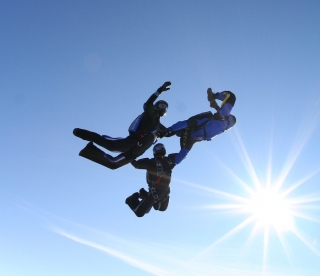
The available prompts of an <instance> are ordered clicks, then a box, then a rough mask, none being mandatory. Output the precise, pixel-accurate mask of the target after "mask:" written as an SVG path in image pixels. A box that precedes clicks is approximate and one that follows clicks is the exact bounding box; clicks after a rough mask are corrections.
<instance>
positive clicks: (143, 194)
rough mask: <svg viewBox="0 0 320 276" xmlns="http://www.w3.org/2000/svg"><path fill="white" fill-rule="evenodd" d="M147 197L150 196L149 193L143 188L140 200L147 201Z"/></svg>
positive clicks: (140, 192)
mask: <svg viewBox="0 0 320 276" xmlns="http://www.w3.org/2000/svg"><path fill="white" fill-rule="evenodd" d="M147 195H148V192H147V191H146V190H145V189H144V188H141V189H140V191H139V198H141V199H145V198H146V197H147Z"/></svg>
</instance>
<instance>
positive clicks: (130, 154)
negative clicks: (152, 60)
mask: <svg viewBox="0 0 320 276" xmlns="http://www.w3.org/2000/svg"><path fill="white" fill-rule="evenodd" d="M170 85H171V82H169V81H167V82H165V83H164V84H163V85H162V86H161V87H159V88H158V89H157V91H156V92H155V93H153V94H152V95H151V96H150V97H149V99H148V100H147V101H146V103H145V104H144V107H143V109H144V112H143V113H142V114H140V115H139V116H138V117H137V118H136V119H135V120H134V121H133V122H132V124H131V125H130V127H129V129H128V131H129V135H128V136H127V137H126V138H112V137H110V136H108V135H100V134H97V133H95V132H91V131H88V130H85V129H81V128H75V129H74V130H73V134H74V135H75V136H77V137H79V138H81V139H83V140H87V141H90V142H89V143H88V144H87V146H86V147H85V148H84V149H83V150H81V151H80V153H79V155H80V156H82V157H85V158H87V159H89V160H91V161H94V162H96V163H99V164H101V165H103V166H105V167H108V168H110V169H113V170H114V169H117V168H119V167H121V166H123V165H126V164H128V163H130V162H131V161H133V160H135V159H136V158H137V157H138V156H140V155H142V154H143V153H144V152H145V151H146V150H147V149H148V148H150V147H151V145H152V144H153V143H154V142H155V140H156V138H157V136H158V131H160V130H161V129H162V130H163V129H165V127H164V126H163V125H162V124H161V123H160V118H161V117H162V116H163V115H165V114H166V112H167V109H168V103H167V102H165V101H162V100H160V101H157V102H156V103H155V104H153V103H154V101H155V100H156V99H157V98H158V96H159V95H160V94H161V93H162V92H164V91H167V90H169V89H170V88H169V87H168V86H170ZM93 143H96V144H97V145H99V146H101V147H103V148H105V149H107V150H109V151H116V152H121V154H119V155H118V156H115V157H113V156H111V155H109V154H107V153H105V152H104V151H102V150H101V149H99V148H98V147H96V146H95V145H94V144H93Z"/></svg>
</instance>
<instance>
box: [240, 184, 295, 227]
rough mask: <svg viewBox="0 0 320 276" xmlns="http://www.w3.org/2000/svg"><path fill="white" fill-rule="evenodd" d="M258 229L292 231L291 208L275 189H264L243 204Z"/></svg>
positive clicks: (287, 201) (292, 217)
mask: <svg viewBox="0 0 320 276" xmlns="http://www.w3.org/2000/svg"><path fill="white" fill-rule="evenodd" d="M244 210H245V211H246V212H248V213H249V214H251V215H252V216H253V218H254V220H255V221H256V225H257V227H258V228H266V227H268V228H269V227H273V228H274V229H275V230H276V231H277V232H285V231H291V230H293V229H294V216H293V210H292V206H291V204H290V201H289V200H286V198H285V196H283V195H281V194H280V193H279V192H277V191H276V190H275V189H270V188H265V189H261V190H259V191H257V192H255V193H253V194H252V196H251V197H250V198H248V200H247V202H246V203H245V204H244Z"/></svg>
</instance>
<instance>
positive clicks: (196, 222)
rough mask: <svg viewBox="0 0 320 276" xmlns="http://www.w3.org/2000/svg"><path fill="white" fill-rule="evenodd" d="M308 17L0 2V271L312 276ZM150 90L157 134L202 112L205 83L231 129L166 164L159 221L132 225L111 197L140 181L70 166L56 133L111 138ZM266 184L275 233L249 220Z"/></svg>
mask: <svg viewBox="0 0 320 276" xmlns="http://www.w3.org/2000/svg"><path fill="white" fill-rule="evenodd" d="M319 14H320V1H311V0H307V1H302V0H301V1H296V0H291V1H289V0H287V1H284V0H281V1H279V0H277V1H273V0H272V1H253V0H252V1H247V0H237V1H236V0H234V1H233V0H228V1H222V0H221V1H215V0H212V1H205V0H201V1H178V0H177V1H142V0H140V1H133V0H130V1H95V0H94V1H81V0H80V1H18V0H16V1H6V0H3V1H1V2H0V26H1V28H0V37H1V39H0V84H1V86H0V89H1V93H0V121H1V132H0V133H1V144H0V152H1V164H0V185H1V190H0V274H1V275H5V276H57V275H59V276H60V275H61V276H64V275H66V276H82V275H83V276H84V275H93V276H102V275H216V276H217V275H218V276H242V275H246V276H247V275H248V276H255V275H268V276H269V275H270V276H271V275H272V276H287V275H290V276H293V275H295V276H301V275H308V276H309V275H314V276H315V275H320V274H319V273H320V272H319V271H320V224H319V223H320V188H319V184H320V173H319V172H320V158H319V146H320V142H319V141H320V130H319V121H320V109H319V108H320V93H319V92H320V50H319V49H320V16H319ZM165 81H171V82H172V86H171V89H170V90H169V91H168V92H165V93H163V94H161V96H160V99H163V100H166V101H168V102H169V110H168V113H167V116H165V117H164V118H163V119H162V123H163V124H164V125H166V126H170V125H171V124H173V123H175V122H177V121H179V120H184V119H187V118H189V117H190V116H193V115H195V114H197V113H200V112H204V111H208V110H210V107H209V103H208V102H207V99H206V89H207V88H208V87H211V88H212V90H213V91H223V90H231V91H233V92H234V93H235V95H236V97H237V102H236V104H235V106H234V109H233V111H232V113H233V114H234V115H235V116H236V117H237V125H236V126H235V127H234V128H233V129H232V130H229V131H227V132H225V133H223V134H222V135H220V136H218V137H216V138H214V139H213V141H211V142H201V143H199V144H196V145H195V146H194V148H193V149H192V151H191V152H190V154H189V155H188V156H187V158H186V159H185V160H184V161H183V162H182V163H181V164H179V165H178V166H177V167H176V168H175V169H174V171H173V179H172V182H171V198H170V200H171V201H170V205H169V207H168V209H167V211H166V212H156V211H154V210H151V211H150V213H149V214H147V215H146V216H144V217H143V218H137V217H136V216H135V215H134V214H133V212H132V211H131V210H130V209H129V208H128V206H127V205H126V204H125V203H124V201H125V199H126V197H127V196H129V195H131V194H132V193H133V192H136V191H138V190H139V189H140V188H141V187H144V188H146V187H147V185H146V182H145V172H144V171H142V170H136V169H134V168H133V167H132V166H131V165H130V164H129V165H127V166H125V167H122V168H120V169H118V170H115V171H112V170H108V169H107V168H105V167H103V166H100V165H98V164H96V163H93V162H90V161H89V160H86V159H84V158H81V157H79V156H78V153H79V151H80V150H81V149H82V148H83V147H84V146H85V144H86V142H85V141H83V140H81V139H78V138H77V137H75V136H73V135H72V130H73V128H75V127H81V128H86V129H89V130H92V131H95V132H98V133H100V134H108V135H111V136H116V137H121V136H122V137H125V136H127V129H128V126H129V125H130V123H131V122H132V121H133V119H134V118H135V117H136V116H137V115H138V114H140V113H141V112H142V105H143V103H144V102H145V101H146V100H147V99H148V97H149V96H150V95H151V94H152V93H153V92H154V91H155V90H156V89H157V88H158V87H159V86H161V85H162V84H163V82H165ZM160 141H161V142H162V143H164V144H165V146H166V148H167V152H168V153H173V152H177V151H178V150H179V139H178V138H177V137H171V138H164V139H162V140H160ZM143 157H152V150H151V149H149V150H148V151H147V152H146V153H145V154H144V155H143ZM267 187H271V188H272V189H276V190H277V192H276V194H277V195H279V196H280V195H281V196H283V197H284V199H283V200H282V201H281V202H282V203H283V204H286V205H288V206H289V207H290V208H289V211H290V218H291V219H292V221H293V225H292V226H291V228H290V229H289V230H288V229H287V231H279V230H277V228H275V227H273V225H271V224H270V226H269V227H268V226H266V225H263V224H262V225H261V220H260V221H259V220H258V219H255V218H254V217H253V215H254V214H255V213H254V212H253V211H252V210H251V213H250V210H249V209H250V208H248V206H249V205H248V204H247V203H246V202H252V201H250V200H249V199H250V198H251V197H252V196H254V195H256V194H257V191H259V190H264V189H266V188H267ZM270 206H271V207H270V209H272V205H270ZM279 208H280V207H279V206H277V207H276V211H275V213H278V212H277V210H278V209H279ZM279 213H281V210H280V209H279Z"/></svg>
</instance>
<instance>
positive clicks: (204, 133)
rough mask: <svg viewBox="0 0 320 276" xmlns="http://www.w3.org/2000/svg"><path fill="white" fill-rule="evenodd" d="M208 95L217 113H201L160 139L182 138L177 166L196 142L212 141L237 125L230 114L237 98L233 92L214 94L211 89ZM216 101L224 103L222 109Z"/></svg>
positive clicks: (174, 127)
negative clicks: (174, 136)
mask: <svg viewBox="0 0 320 276" xmlns="http://www.w3.org/2000/svg"><path fill="white" fill-rule="evenodd" d="M207 95H208V101H209V102H210V107H212V108H214V109H216V110H217V112H216V113H214V114H213V113H212V112H211V111H208V112H204V113H200V114H198V115H195V116H193V117H191V118H189V119H188V120H185V121H179V122H177V123H175V124H173V125H172V126H171V127H169V128H167V129H166V130H164V131H161V136H160V137H165V136H166V137H170V136H173V135H176V136H178V137H180V147H181V150H180V152H179V153H178V155H177V156H176V157H175V160H174V162H175V164H179V163H180V162H181V161H182V160H183V159H184V158H185V157H186V156H187V154H188V153H189V151H190V150H191V148H192V147H193V145H194V144H195V143H196V142H200V141H210V140H211V139H212V138H214V137H215V136H217V135H219V134H221V133H223V132H224V131H226V130H228V129H230V128H232V127H233V126H234V125H235V123H236V117H235V116H234V115H231V114H230V112H231V110H232V108H233V106H234V104H235V102H236V96H235V95H234V94H233V93H232V92H231V91H223V92H217V93H213V92H212V90H211V88H208V90H207ZM216 100H220V101H222V104H221V107H219V105H218V104H217V102H216Z"/></svg>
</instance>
